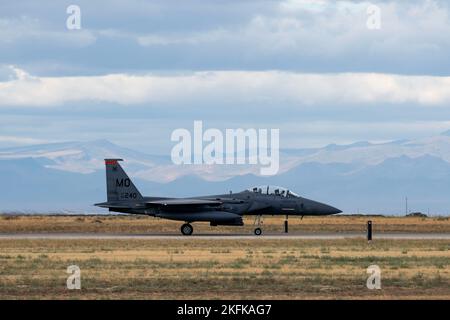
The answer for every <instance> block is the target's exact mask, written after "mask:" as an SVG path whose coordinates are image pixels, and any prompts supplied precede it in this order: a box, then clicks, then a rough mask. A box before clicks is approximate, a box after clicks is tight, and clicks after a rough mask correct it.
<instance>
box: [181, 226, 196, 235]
mask: <svg viewBox="0 0 450 320" xmlns="http://www.w3.org/2000/svg"><path fill="white" fill-rule="evenodd" d="M180 230H181V233H182V234H183V235H185V236H190V235H191V234H192V232H193V231H194V228H193V227H192V226H191V225H190V224H189V223H185V224H183V225H182V226H181V229H180Z"/></svg>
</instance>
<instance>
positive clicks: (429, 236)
mask: <svg viewBox="0 0 450 320" xmlns="http://www.w3.org/2000/svg"><path fill="white" fill-rule="evenodd" d="M348 238H366V235H365V234H364V233H355V232H352V233H351V232H347V233H288V234H285V233H267V234H262V235H261V236H255V235H253V234H211V233H204V234H194V235H191V236H183V235H177V234H172V233H171V234H160V233H158V234H120V233H116V234H114V233H8V234H5V233H2V234H0V240H2V239H55V240H70V239H74V240H77V239H80V240H81V239H108V240H114V239H117V240H121V239H123V240H126V239H141V240H162V239H165V240H169V239H218V240H219V239H220V240H224V239H236V240H239V239H241V240H250V239H252V240H253V239H254V240H257V239H303V240H308V239H309V240H333V239H348ZM376 239H393V240H395V239H398V240H400V239H412V240H414V239H417V240H420V239H422V240H450V233H377V234H374V235H373V240H376Z"/></svg>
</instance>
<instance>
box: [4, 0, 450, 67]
mask: <svg viewBox="0 0 450 320" xmlns="http://www.w3.org/2000/svg"><path fill="white" fill-rule="evenodd" d="M372 2H373V3H374V4H376V5H378V6H379V7H380V9H381V29H380V30H369V29H368V28H367V25H366V23H367V19H368V15H367V8H368V6H369V4H370V3H372ZM132 4H133V5H129V3H127V5H126V6H125V5H124V4H123V2H120V1H116V2H112V3H108V5H104V4H101V3H95V2H92V1H79V5H80V7H81V11H82V30H77V31H69V30H67V29H66V28H65V19H66V18H67V14H66V11H65V6H64V5H59V6H55V5H54V2H53V1H39V6H38V5H37V4H34V3H33V2H26V3H24V4H23V5H21V6H11V5H3V4H0V12H1V16H0V49H1V50H0V61H2V62H3V63H8V64H16V65H27V66H29V67H30V68H32V70H35V71H39V73H40V74H45V75H48V74H55V73H56V74H59V75H67V73H68V71H66V70H61V71H60V73H58V72H57V71H55V70H54V69H52V67H51V66H52V65H61V66H62V65H70V66H71V67H72V68H78V71H79V74H98V73H105V70H108V71H107V72H109V73H111V72H125V71H128V70H165V71H166V70H220V69H227V70H271V69H278V70H288V71H297V72H312V73H319V72H320V73H326V72H378V73H395V74H421V75H449V74H450V64H449V63H448V56H449V52H450V37H448V34H450V18H449V16H450V14H449V5H448V3H446V2H445V1H442V0H428V1H397V2H392V1H370V2H369V1H324V0H322V1H313V0H286V1H251V0H250V1H226V2H222V1H219V2H214V4H212V3H208V4H205V3H204V1H198V0H187V1H183V2H182V3H178V2H177V3H175V2H171V1H169V2H167V1H152V2H151V3H143V2H142V1H138V0H136V1H132ZM46 65H48V66H49V67H48V68H49V69H50V70H47V72H45V70H43V69H45V66H46ZM70 74H73V72H71V73H70Z"/></svg>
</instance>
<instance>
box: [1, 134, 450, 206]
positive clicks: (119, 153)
mask: <svg viewBox="0 0 450 320" xmlns="http://www.w3.org/2000/svg"><path fill="white" fill-rule="evenodd" d="M104 158H123V159H125V160H126V161H125V162H124V164H123V165H124V167H125V168H126V170H127V171H128V172H129V174H130V176H132V177H133V178H134V179H136V184H137V185H138V186H139V187H140V188H141V189H142V192H143V193H144V194H146V195H168V196H191V195H195V194H202V193H204V194H208V193H224V192H228V191H229V190H233V191H240V190H243V189H245V188H247V187H249V186H251V185H254V184H278V185H285V186H288V187H289V188H291V189H292V190H294V191H295V192H297V193H300V194H302V195H303V196H305V197H311V198H314V199H318V200H322V201H324V202H327V203H333V204H334V205H335V206H337V207H339V208H340V209H342V210H344V211H345V212H357V211H360V212H371V213H403V212H404V211H403V210H404V197H405V196H408V198H409V204H410V208H411V210H416V211H423V212H428V210H430V212H432V213H439V214H448V212H450V197H449V195H450V132H445V133H443V134H441V135H438V136H433V137H428V138H421V139H415V140H400V141H393V142H388V143H377V144H375V143H369V142H357V143H353V144H349V145H334V144H333V145H328V146H326V147H323V148H309V149H295V150H292V149H287V150H281V152H280V168H281V169H280V171H279V173H278V175H276V176H272V177H264V176H259V175H258V174H259V170H258V168H255V167H256V166H250V165H227V166H225V165H217V166H206V165H182V166H178V165H174V164H173V163H172V162H171V161H170V157H169V156H167V157H164V156H155V155H149V154H146V153H143V152H138V151H133V150H131V149H128V148H123V147H120V146H117V145H115V144H113V143H111V142H109V141H106V140H96V141H89V142H66V143H54V144H46V145H35V146H27V147H17V148H8V149H0V174H1V175H2V177H3V181H6V183H4V184H3V185H2V187H1V193H0V210H16V209H27V210H62V209H68V210H74V209H76V210H93V209H94V208H93V207H92V206H91V204H92V203H94V202H99V201H102V200H103V199H104V197H105V186H104V171H103V170H104V164H103V159H104ZM24 199H26V200H25V201H24Z"/></svg>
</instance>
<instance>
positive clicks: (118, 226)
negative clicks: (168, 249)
mask: <svg viewBox="0 0 450 320" xmlns="http://www.w3.org/2000/svg"><path fill="white" fill-rule="evenodd" d="M369 219H370V220H372V221H373V229H374V232H422V233H445V232H450V219H449V218H448V217H446V218H416V217H359V216H354V217H350V216H326V217H305V218H304V219H303V220H301V219H300V218H299V217H290V218H289V230H290V231H292V232H350V231H355V232H364V230H365V228H366V223H367V220H369ZM283 221H284V217H271V216H269V217H265V218H264V223H263V229H264V231H265V232H282V231H283ZM253 222H254V218H252V217H246V218H245V226H244V227H226V226H225V227H224V226H220V227H210V226H209V224H208V223H194V229H195V231H194V232H195V233H205V232H207V233H251V232H252V230H253V228H254V227H253ZM180 225H181V222H178V221H169V220H161V219H157V218H152V217H147V216H131V215H129V216H0V233H21V232H25V233H28V232H29V233H31V232H89V233H91V232H94V233H96V232H99V233H130V234H142V233H174V234H178V233H179V228H180Z"/></svg>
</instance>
